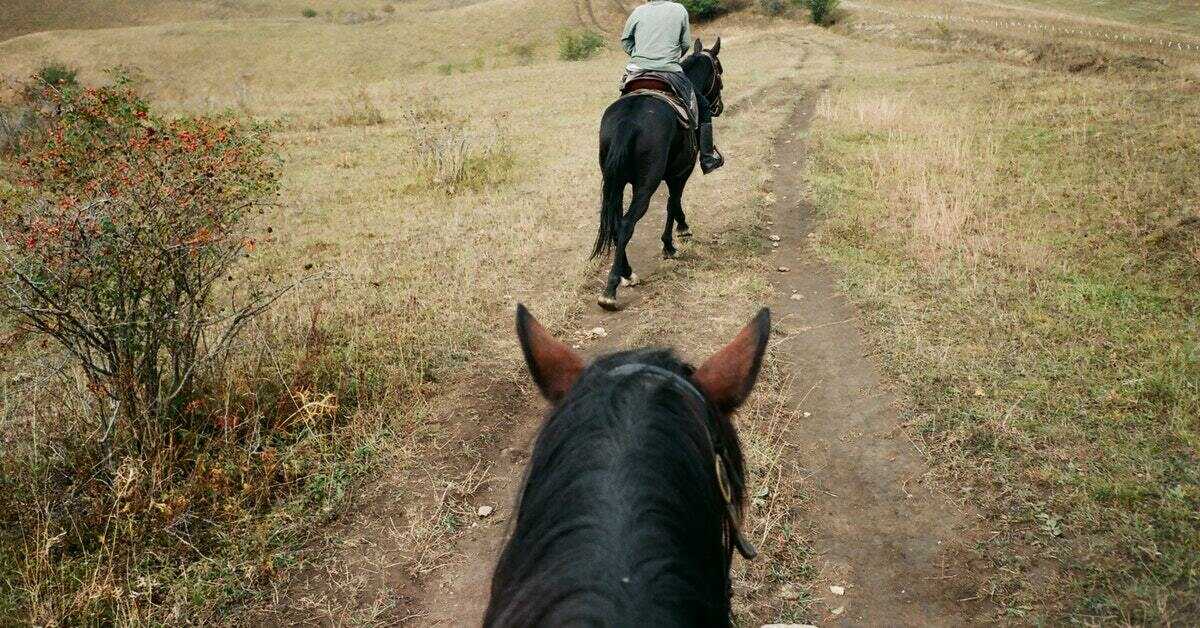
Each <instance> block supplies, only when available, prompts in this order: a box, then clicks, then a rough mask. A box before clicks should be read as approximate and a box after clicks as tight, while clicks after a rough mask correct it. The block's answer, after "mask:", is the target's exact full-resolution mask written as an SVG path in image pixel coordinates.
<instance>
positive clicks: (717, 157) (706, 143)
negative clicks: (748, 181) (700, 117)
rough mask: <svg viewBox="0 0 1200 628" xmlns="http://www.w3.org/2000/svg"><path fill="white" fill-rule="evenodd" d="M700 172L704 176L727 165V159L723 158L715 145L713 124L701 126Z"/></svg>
mask: <svg viewBox="0 0 1200 628" xmlns="http://www.w3.org/2000/svg"><path fill="white" fill-rule="evenodd" d="M699 135H700V170H701V171H702V172H704V174H708V173H710V172H712V171H713V170H716V169H717V168H720V167H721V166H724V165H725V158H724V157H723V156H721V151H719V150H717V147H716V146H714V145H713V126H712V124H701V125H700V132H699Z"/></svg>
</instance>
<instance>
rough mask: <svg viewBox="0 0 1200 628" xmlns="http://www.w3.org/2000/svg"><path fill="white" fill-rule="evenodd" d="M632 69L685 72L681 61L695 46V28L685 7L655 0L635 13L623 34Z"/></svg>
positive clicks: (623, 42)
mask: <svg viewBox="0 0 1200 628" xmlns="http://www.w3.org/2000/svg"><path fill="white" fill-rule="evenodd" d="M621 44H622V45H623V46H625V52H627V53H629V66H630V69H638V70H654V71H659V72H682V71H683V68H682V67H681V66H680V65H679V60H680V59H682V58H683V55H684V53H686V52H687V50H688V48H690V47H691V45H692V27H691V24H689V23H688V12H687V9H685V8H684V7H683V5H682V4H679V3H677V2H670V1H669V0H651V1H650V2H647V3H646V4H643V5H641V6H639V7H638V8H636V9H634V10H633V14H632V15H630V16H629V20H628V21H626V22H625V30H624V31H623V32H622V33H621Z"/></svg>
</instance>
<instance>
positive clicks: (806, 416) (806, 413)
mask: <svg viewBox="0 0 1200 628" xmlns="http://www.w3.org/2000/svg"><path fill="white" fill-rule="evenodd" d="M810 416H812V413H811V412H805V413H804V418H806V419H807V418H808V417H810Z"/></svg>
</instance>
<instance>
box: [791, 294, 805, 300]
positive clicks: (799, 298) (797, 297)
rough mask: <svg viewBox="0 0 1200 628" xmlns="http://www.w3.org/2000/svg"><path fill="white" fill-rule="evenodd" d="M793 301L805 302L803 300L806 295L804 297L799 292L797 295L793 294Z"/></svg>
mask: <svg viewBox="0 0 1200 628" xmlns="http://www.w3.org/2000/svg"><path fill="white" fill-rule="evenodd" d="M792 300H793V301H803V300H804V295H803V294H800V293H799V292H797V293H796V294H793V295H792Z"/></svg>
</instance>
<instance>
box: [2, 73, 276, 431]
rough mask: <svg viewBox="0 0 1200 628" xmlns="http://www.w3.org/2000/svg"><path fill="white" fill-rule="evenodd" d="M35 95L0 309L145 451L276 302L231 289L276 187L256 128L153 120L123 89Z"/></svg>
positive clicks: (6, 201) (247, 284)
mask: <svg viewBox="0 0 1200 628" xmlns="http://www.w3.org/2000/svg"><path fill="white" fill-rule="evenodd" d="M42 98H43V99H44V102H47V103H50V104H51V105H52V107H51V108H52V110H53V111H55V112H57V113H56V114H54V116H53V118H51V119H50V120H48V121H47V126H46V131H45V133H44V134H39V135H38V136H36V138H35V140H33V141H29V142H26V141H25V140H22V145H21V146H20V147H19V148H18V151H19V155H20V158H19V159H18V160H17V161H16V163H15V164H14V176H13V177H12V180H13V182H14V185H13V186H12V187H11V188H10V189H7V190H5V191H4V192H0V271H3V274H2V276H0V285H2V286H3V290H2V293H0V310H3V311H5V312H7V313H8V314H10V315H11V316H12V317H13V318H14V319H15V320H17V321H18V322H20V323H21V324H23V326H25V327H26V328H28V329H30V330H33V331H35V332H39V333H41V334H42V335H44V336H46V337H48V338H50V339H52V340H53V341H55V342H56V343H57V344H58V345H60V346H61V347H62V348H63V349H64V350H65V351H66V353H67V354H69V355H70V356H71V357H72V358H73V359H74V361H75V362H77V363H78V365H79V366H80V367H81V368H82V372H83V373H84V375H85V376H86V380H87V384H88V389H89V390H91V391H92V393H94V395H95V396H96V397H97V398H98V400H100V401H102V402H107V404H108V405H109V408H108V409H106V410H105V411H104V414H105V415H106V416H109V415H111V416H112V417H113V418H112V419H109V420H110V421H111V423H110V424H109V429H110V431H112V432H113V433H114V434H116V435H117V436H125V437H129V438H131V439H133V441H135V442H137V443H140V444H153V442H154V439H155V437H157V436H158V435H160V434H161V433H163V432H164V431H170V430H172V429H174V428H175V427H177V426H175V425H173V424H172V423H171V422H170V421H169V420H168V419H171V418H175V417H177V416H179V415H182V414H183V413H182V412H176V410H178V408H179V406H180V405H182V404H185V403H187V401H189V399H190V396H191V394H192V393H193V392H194V390H193V385H194V383H195V382H196V381H197V378H198V377H200V376H202V375H203V374H204V373H205V370H206V368H207V367H209V366H210V365H212V364H213V363H215V362H216V361H217V360H218V359H219V358H220V357H221V356H222V355H223V354H224V351H225V350H226V349H228V348H229V346H230V344H231V342H232V340H233V339H234V337H235V336H236V334H237V333H238V331H239V330H241V328H242V327H243V326H244V325H245V323H246V322H248V321H249V320H250V318H251V317H253V316H254V315H255V314H257V313H259V312H261V311H262V310H263V309H264V308H265V307H266V305H267V304H268V303H269V302H270V301H271V300H272V297H273V296H274V295H276V294H277V292H272V291H268V290H267V289H266V288H265V287H264V284H262V283H261V282H256V281H251V280H248V279H246V280H244V281H234V275H235V274H236V273H235V265H236V262H237V261H238V260H239V259H240V258H242V257H243V256H244V255H246V254H248V253H249V251H251V250H253V248H254V246H255V241H254V237H253V235H252V233H251V231H250V227H249V222H250V221H249V220H248V218H249V217H250V216H251V215H252V214H254V213H256V212H258V211H261V208H262V207H263V206H264V204H266V203H268V202H269V201H271V200H272V198H273V195H274V194H275V192H276V188H277V176H278V175H277V172H276V170H275V160H274V158H273V157H272V152H271V149H270V144H269V142H268V139H267V135H266V130H265V129H264V128H260V127H248V126H246V125H244V124H243V123H241V122H238V121H236V120H233V119H228V118H206V117H200V118H180V119H176V120H166V119H163V118H160V117H158V116H155V115H154V114H152V113H151V111H150V109H149V107H148V105H147V103H146V102H145V101H144V100H142V99H141V98H140V97H138V96H137V95H136V94H135V93H134V92H133V91H132V90H130V89H129V88H128V87H127V86H126V85H124V84H122V83H118V84H117V85H114V86H111V87H104V88H99V89H87V90H80V89H76V88H69V87H66V88H58V87H54V86H49V85H47V86H45V87H44V88H43V93H42ZM26 144H28V145H26ZM218 297H219V301H220V303H221V305H220V306H218Z"/></svg>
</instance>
